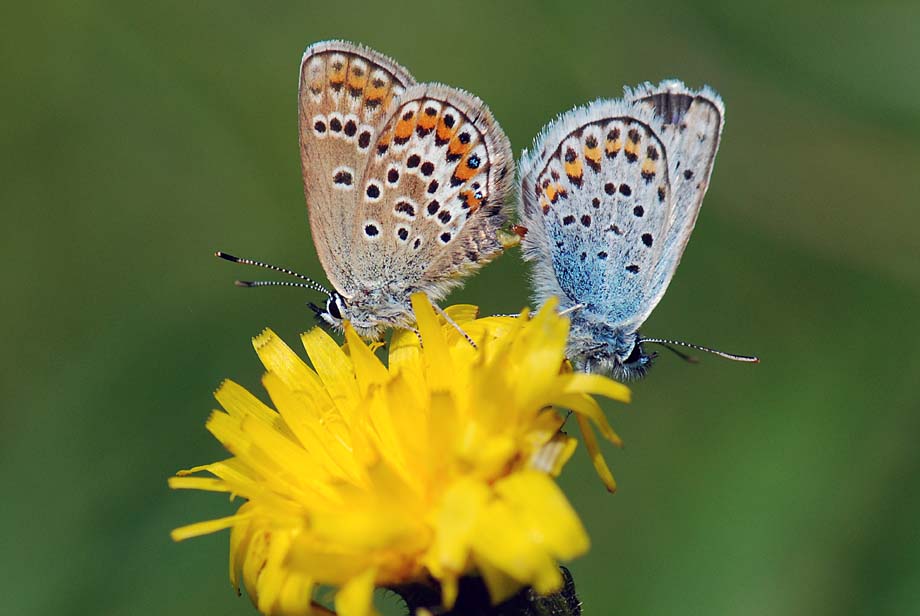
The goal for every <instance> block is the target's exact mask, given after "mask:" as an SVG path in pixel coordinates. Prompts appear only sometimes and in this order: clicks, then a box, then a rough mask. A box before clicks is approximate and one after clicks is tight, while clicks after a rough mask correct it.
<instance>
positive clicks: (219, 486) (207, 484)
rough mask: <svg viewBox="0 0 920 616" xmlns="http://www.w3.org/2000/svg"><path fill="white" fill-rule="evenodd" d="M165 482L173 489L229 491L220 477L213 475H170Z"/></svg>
mask: <svg viewBox="0 0 920 616" xmlns="http://www.w3.org/2000/svg"><path fill="white" fill-rule="evenodd" d="M167 484H168V485H169V487H170V488H172V489H173V490H204V491H205V492H230V489H229V488H228V487H227V484H226V483H225V482H224V481H223V480H222V479H215V478H213V477H170V478H169V479H168V480H167Z"/></svg>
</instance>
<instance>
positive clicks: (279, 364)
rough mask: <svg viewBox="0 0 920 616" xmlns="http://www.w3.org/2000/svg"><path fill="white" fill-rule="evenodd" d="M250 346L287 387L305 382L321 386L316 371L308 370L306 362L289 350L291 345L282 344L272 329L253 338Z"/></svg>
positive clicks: (300, 385) (303, 384)
mask: <svg viewBox="0 0 920 616" xmlns="http://www.w3.org/2000/svg"><path fill="white" fill-rule="evenodd" d="M317 329H318V328H317ZM320 331H321V330H320ZM252 346H253V347H254V348H255V350H256V354H258V356H259V359H260V360H261V361H262V364H263V365H264V366H265V369H266V370H268V371H269V372H274V373H275V374H277V375H278V376H279V377H280V378H281V380H282V381H283V382H284V383H285V384H286V385H287V386H288V387H289V388H291V389H297V388H298V387H304V386H305V385H306V384H310V385H311V386H312V387H314V388H321V387H322V383H321V382H320V380H319V377H317V376H316V373H315V372H313V371H312V370H310V368H309V367H308V366H307V364H306V362H304V361H303V360H302V359H300V358H299V357H298V356H297V354H296V353H294V351H292V350H291V347H289V346H288V345H286V344H284V342H283V341H282V340H281V339H280V338H279V337H278V336H277V335H276V334H275V332H273V331H272V330H270V329H266V330H265V331H264V332H262V333H261V334H260V335H258V336H256V337H255V338H253V339H252Z"/></svg>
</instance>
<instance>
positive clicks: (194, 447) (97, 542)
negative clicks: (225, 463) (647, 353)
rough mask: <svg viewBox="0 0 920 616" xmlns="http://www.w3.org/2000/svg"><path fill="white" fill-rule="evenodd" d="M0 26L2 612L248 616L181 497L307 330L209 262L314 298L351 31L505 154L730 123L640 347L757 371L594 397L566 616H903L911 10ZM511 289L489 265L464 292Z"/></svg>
mask: <svg viewBox="0 0 920 616" xmlns="http://www.w3.org/2000/svg"><path fill="white" fill-rule="evenodd" d="M821 4H822V6H810V5H809V4H808V3H803V2H775V1H773V2H770V1H768V2H757V3H750V4H749V5H744V4H743V3H739V2H725V3H719V2H704V3H698V4H694V5H690V4H686V3H683V2H677V1H671V0H665V1H662V2H654V3H635V2H631V3H610V2H604V1H600V0H599V1H596V2H578V3H575V2H565V3H550V2H523V1H518V2H502V3H481V2H472V1H468V2H464V3H451V4H445V5H443V6H442V5H435V4H433V3H419V4H406V3H402V2H396V1H390V2H367V3H351V2H342V1H336V2H325V3H305V2H298V3H293V2H274V3H264V4H263V3H247V4H243V3H217V2H211V3H202V2H196V3H188V2H175V1H171V2H157V3H130V5H129V4H127V3H119V2H100V1H95V2H93V1H91V2H83V3H73V2H61V1H55V2H49V3H42V4H40V5H38V4H36V5H34V6H33V5H28V4H17V5H15V6H10V7H8V9H7V11H5V13H6V16H5V22H6V23H7V27H6V28H5V33H4V36H3V37H0V53H2V62H0V72H2V76H3V84H4V87H3V89H4V94H3V96H2V98H0V111H2V113H0V116H2V118H3V120H2V127H3V128H2V131H3V148H2V153H3V157H4V160H3V171H2V178H3V179H2V182H0V202H2V207H3V213H4V224H3V225H2V227H0V237H2V246H0V248H2V263H3V279H4V280H3V290H2V296H3V298H4V299H3V301H2V302H0V316H2V321H3V323H4V330H5V336H4V337H5V343H4V348H6V349H7V351H6V352H5V353H4V354H3V360H2V362H3V363H2V366H0V384H2V385H0V387H2V401H3V408H2V415H0V422H2V423H0V480H2V484H0V485H2V489H3V493H4V497H3V504H2V506H0V524H2V528H3V533H2V538H0V567H2V568H0V597H2V599H0V601H2V604H3V608H2V610H0V611H2V612H3V613H6V614H17V615H18V614H54V615H61V614H89V613H92V614H97V615H103V614H138V615H144V614H253V613H254V610H253V608H252V607H251V605H250V603H249V601H248V600H247V599H245V598H242V599H241V598H237V597H236V596H235V595H234V593H233V592H232V591H231V589H230V587H229V584H228V581H227V577H226V576H227V573H226V556H227V535H226V533H222V534H219V535H214V536H210V537H205V538H201V539H197V540H194V541H189V542H186V543H182V544H178V545H177V544H173V543H172V542H171V541H170V540H169V537H168V532H169V530H170V529H171V528H173V527H175V526H177V525H181V524H185V523H189V522H193V521H197V520H202V519H206V518H210V517H218V516H223V515H227V514H228V513H229V512H231V511H232V510H233V507H232V506H231V505H229V504H228V503H227V502H226V500H225V499H224V498H222V497H221V496H219V495H213V494H199V493H187V492H183V493H174V492H170V491H169V490H168V489H167V487H166V477H167V476H169V475H170V474H171V473H172V472H174V471H175V470H176V469H179V468H184V467H188V466H192V465H194V464H197V463H200V462H205V461H211V460H214V459H217V458H219V457H220V456H222V451H221V449H220V447H219V446H218V444H217V443H216V441H214V440H213V439H212V438H211V437H210V435H209V434H208V433H207V432H206V431H205V429H204V425H203V424H204V420H205V418H206V417H207V414H208V412H209V411H210V409H211V408H213V407H214V406H215V403H214V402H213V400H212V399H211V396H210V394H211V390H212V389H213V388H214V387H216V386H217V384H218V383H219V382H220V380H221V379H222V378H224V377H233V378H234V379H236V380H238V381H240V382H242V383H243V384H245V385H247V386H250V387H252V388H254V391H261V390H260V387H259V385H258V383H259V377H260V374H261V367H260V364H259V363H258V361H257V358H256V357H255V354H254V353H253V351H252V349H251V347H250V345H249V337H250V336H252V335H254V334H256V333H258V332H259V331H260V330H261V329H262V328H263V327H266V326H270V327H272V328H274V329H275V330H276V331H278V332H279V333H280V334H282V335H283V336H284V337H285V338H286V339H287V340H288V341H290V342H291V343H292V344H296V337H295V336H296V334H297V333H298V332H300V331H302V330H305V329H306V328H308V327H310V326H311V325H312V323H313V321H312V317H311V314H310V312H309V311H308V310H307V309H306V306H305V302H306V301H308V300H309V299H315V297H313V296H312V295H308V294H306V293H301V292H299V291H297V290H291V289H277V290H276V289H268V290H260V291H243V290H240V289H237V288H235V287H234V286H233V285H232V281H233V279H234V278H235V277H237V276H243V275H250V274H252V272H245V273H244V271H243V270H242V269H239V268H237V267H235V266H233V265H231V264H228V263H226V262H223V261H219V260H217V259H214V258H213V257H212V256H211V252H212V251H213V250H215V249H223V250H228V251H230V252H234V253H238V254H242V255H249V256H254V257H259V258H263V259H265V260H268V261H270V262H275V263H279V264H284V265H290V266H292V267H294V268H297V269H300V270H302V271H304V272H305V273H307V274H309V275H313V276H316V277H318V278H320V279H323V274H322V270H321V269H320V267H319V265H318V263H317V261H316V258H315V255H314V249H313V246H312V243H311V241H310V238H309V233H308V226H307V219H306V209H305V207H304V203H303V194H302V189H301V179H300V168H299V167H300V161H299V158H298V148H297V129H296V96H295V93H296V85H297V72H298V63H299V60H300V55H301V52H302V50H303V48H304V47H305V46H306V45H307V44H309V43H311V42H314V41H318V40H322V39H325V38H330V37H342V38H347V39H351V40H356V41H360V42H363V43H365V44H367V45H370V46H372V47H374V48H377V49H379V50H381V51H383V52H384V53H387V54H389V55H391V56H393V57H395V58H396V59H398V60H399V61H400V62H402V63H403V64H405V65H406V66H407V67H408V68H409V69H410V70H411V71H412V72H413V73H414V74H415V76H416V78H418V79H419V80H421V81H425V80H439V81H444V82H447V83H449V84H452V85H455V86H460V87H463V88H466V89H469V90H471V91H472V92H474V93H476V94H478V95H479V96H481V97H482V98H483V99H485V100H486V101H487V102H488V103H489V105H490V106H491V108H492V110H493V112H494V113H495V116H496V117H497V118H498V120H499V121H500V122H501V124H502V126H503V127H504V129H505V130H506V132H507V133H508V135H509V137H510V138H511V141H512V143H513V145H514V149H515V151H516V152H520V150H521V149H522V148H524V147H525V146H527V145H528V144H529V143H530V141H531V139H532V138H533V136H534V135H535V134H536V132H537V131H538V130H539V129H540V128H541V127H542V126H543V124H544V123H545V122H547V121H548V120H549V119H550V118H551V117H553V116H554V115H555V114H557V113H559V112H561V111H563V110H565V109H567V108H569V107H571V106H573V105H575V104H578V103H582V102H585V101H588V100H590V99H593V98H596V97H602V96H607V97H610V96H619V95H620V93H621V87H622V86H623V85H624V84H630V85H634V84H637V83H639V82H642V81H645V80H651V81H656V82H657V81H658V80H660V79H663V78H667V77H680V78H682V79H684V80H685V81H686V82H687V83H688V84H690V85H695V86H698V85H702V84H703V83H708V84H710V85H712V86H713V87H714V88H715V89H717V90H718V91H719V92H720V93H721V94H722V96H723V98H724V100H725V102H726V105H727V114H726V117H727V122H726V129H725V133H724V137H723V141H722V147H721V152H720V154H719V158H718V162H717V164H716V167H715V173H714V175H713V180H712V184H711V189H710V191H709V195H708V197H707V199H706V205H705V207H704V208H703V210H702V214H701V216H700V219H699V222H698V224H697V229H696V232H695V234H694V237H693V240H692V241H691V242H690V246H689V249H688V251H687V253H686V255H685V258H684V261H683V264H682V265H681V268H680V271H679V273H678V275H677V276H676V278H675V279H674V282H673V284H672V285H671V287H670V290H669V292H668V294H667V296H666V297H665V299H664V300H663V302H662V303H661V305H660V306H659V308H658V309H657V310H656V311H655V313H654V315H653V316H652V318H651V319H650V321H649V322H648V323H647V325H646V327H645V328H644V331H645V332H646V333H648V334H649V335H661V336H672V337H678V338H682V339H685V340H690V341H695V342H700V343H703V344H709V345H712V346H715V347H717V348H724V349H725V350H729V351H735V352H741V353H757V354H759V355H760V356H761V357H762V358H763V363H762V364H761V365H759V366H747V365H736V364H732V363H729V362H723V361H720V360H718V359H715V358H705V359H704V363H703V364H702V365H699V366H691V365H687V364H684V363H683V362H680V361H679V360H678V359H677V358H676V357H673V356H669V355H666V356H663V357H662V358H661V360H660V361H659V362H658V365H657V366H656V368H655V369H654V370H653V372H652V373H651V374H650V376H649V377H648V378H647V379H646V380H645V381H644V382H641V383H639V384H637V385H636V386H635V387H634V393H635V402H634V404H632V405H631V406H630V407H623V406H617V405H613V404H610V405H608V406H607V407H606V408H607V410H608V412H609V414H610V416H611V419H612V421H613V423H614V425H615V426H616V427H617V428H618V430H619V431H620V433H621V434H622V435H623V437H624V438H625V440H626V443H627V447H626V449H625V450H624V451H616V450H608V458H609V460H610V462H611V465H612V466H613V469H614V472H615V474H616V476H617V478H618V480H619V482H620V491H619V492H618V493H617V494H616V495H614V496H610V495H608V494H607V493H606V492H605V491H604V490H603V488H602V486H601V485H600V483H599V481H597V479H596V477H595V476H594V473H593V472H592V470H591V469H590V466H589V464H588V463H587V460H586V459H585V455H584V451H583V450H580V451H579V452H578V453H577V455H576V458H575V462H574V463H573V464H572V465H570V466H569V467H568V468H567V470H566V472H565V474H564V476H563V478H562V483H563V485H564V487H565V489H566V490H567V492H568V493H569V494H570V496H571V498H572V500H573V501H574V503H575V506H576V507H577V509H578V511H579V512H580V513H581V515H582V516H583V519H584V521H585V524H586V526H587V527H588V530H589V532H590V534H591V537H592V541H593V547H592V550H591V552H590V553H589V555H588V556H586V557H585V558H582V559H580V560H578V561H577V562H575V563H573V565H572V569H573V572H574V575H575V579H576V582H577V584H578V587H579V589H580V594H581V597H582V599H583V601H584V603H585V609H586V613H588V614H656V615H657V614H752V615H759V614H763V615H768V614H769V615H771V616H772V615H775V614H803V615H804V614H808V615H812V614H835V615H837V614H867V613H872V614H905V613H908V612H913V613H916V610H918V606H920V546H918V529H917V521H918V519H920V499H918V496H917V493H918V490H917V488H918V481H917V476H918V471H920V447H918V446H917V442H918V436H920V393H918V391H917V387H918V381H920V379H918V374H920V344H918V343H920V318H918V312H920V231H918V229H920V208H918V206H917V194H918V189H920V173H918V171H917V169H918V168H920V148H918V146H917V141H918V139H920V102H918V101H920V80H918V78H917V62H918V59H920V42H918V41H920V3H917V2H913V1H910V2H909V1H904V2H882V3H876V4H875V5H872V7H871V8H868V7H869V5H868V4H864V3H863V2H842V3H821ZM527 298H528V289H527V283H526V277H525V275H524V268H523V267H522V265H521V263H520V259H519V255H518V254H517V251H512V252H511V253H510V254H507V255H505V257H503V258H502V259H500V260H499V261H498V262H496V263H495V264H493V265H490V266H489V267H487V268H485V269H484V270H483V271H482V273H481V274H480V275H478V276H477V277H476V278H474V279H473V280H471V281H470V282H469V284H467V286H466V288H465V289H464V290H462V291H459V292H457V293H455V294H454V295H453V296H452V298H451V299H452V300H453V301H462V302H473V303H477V304H479V305H481V306H482V309H483V311H484V312H485V313H498V312H512V311H517V310H518V309H519V308H520V307H521V306H522V305H523V304H524V303H526V301H527Z"/></svg>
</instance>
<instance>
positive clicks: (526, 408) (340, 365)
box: [170, 295, 629, 616]
mask: <svg viewBox="0 0 920 616" xmlns="http://www.w3.org/2000/svg"><path fill="white" fill-rule="evenodd" d="M413 309H414V312H415V315H416V318H417V319H418V335H416V333H415V332H412V331H400V332H396V333H395V334H394V336H393V338H392V340H391V342H390V346H389V354H388V361H387V363H386V364H384V363H383V362H382V361H381V360H380V359H379V358H378V357H377V354H376V353H375V349H374V348H373V346H369V345H368V344H366V343H365V342H363V341H362V340H361V339H360V338H359V337H358V336H357V335H356V334H355V332H354V330H352V329H351V328H350V327H349V326H348V325H346V327H345V345H344V346H341V347H340V346H339V345H338V344H337V343H336V342H335V341H334V340H333V339H332V338H331V337H330V336H329V335H328V334H327V333H326V332H324V331H323V330H321V329H319V328H317V329H313V330H312V331H310V332H308V333H306V334H304V335H303V337H302V338H303V344H304V347H305V348H306V352H307V355H308V357H309V358H310V362H311V364H312V368H311V367H310V366H308V365H307V364H306V363H305V362H304V361H303V360H301V359H300V358H299V357H298V356H297V354H295V353H294V352H293V351H292V350H291V349H290V348H289V347H288V346H286V345H285V344H284V343H283V342H282V341H281V340H280V339H279V338H278V337H277V336H276V335H275V334H274V333H273V332H271V331H266V332H264V333H263V334H261V335H260V336H258V337H257V338H255V340H254V346H255V349H256V352H257V353H258V355H259V358H260V359H261V361H262V363H263V364H264V365H265V368H266V370H267V372H266V374H265V375H264V377H263V379H262V382H263V385H264V386H265V389H266V390H267V391H268V395H269V397H270V398H271V402H272V404H273V406H274V409H272V408H270V407H269V406H267V405H266V404H264V403H263V402H261V401H259V399H258V398H256V397H255V396H253V395H252V394H250V393H249V392H247V391H246V390H245V389H243V388H242V387H241V386H239V385H237V384H236V383H233V382H232V381H226V382H225V383H224V384H223V385H221V387H220V388H219V389H218V391H217V392H216V394H215V396H216V398H217V400H218V402H219V403H220V404H221V406H222V407H223V410H221V411H214V413H212V415H211V417H210V418H209V419H208V422H207V427H208V430H210V431H211V433H212V434H214V436H215V437H216V438H217V439H218V440H219V441H220V442H221V443H222V444H223V445H224V446H225V447H226V448H227V449H228V450H229V451H230V453H231V454H232V457H231V458H229V459H226V460H223V461H220V462H215V463H213V464H208V465H204V466H200V467H196V468H193V469H189V470H187V471H181V472H180V473H178V476H176V477H173V478H171V480H170V485H171V486H172V487H173V488H186V489H198V490H209V491H217V492H227V493H230V494H232V495H237V496H240V497H242V498H243V499H245V501H246V502H245V503H243V505H242V506H240V507H239V509H238V510H237V512H236V514H234V515H232V516H230V517H227V518H223V519H219V520H211V521H207V522H201V523H197V524H192V525H190V526H186V527H183V528H179V529H177V530H175V531H174V532H173V537H174V538H175V539H177V540H179V539H185V538H188V537H193V536H197V535H202V534H206V533H211V532H215V531H218V530H221V529H224V528H231V529H232V530H231V537H230V576H231V582H232V583H233V584H234V585H235V586H237V587H239V583H240V579H242V583H243V584H244V585H245V587H246V589H247V591H248V592H249V594H250V596H251V597H252V598H253V601H254V603H255V604H256V607H257V608H258V609H259V610H260V611H261V612H263V613H265V614H309V613H328V611H327V610H325V609H324V608H322V607H321V606H319V605H318V604H317V603H316V602H315V601H314V599H315V592H316V589H317V587H319V586H320V585H329V586H333V587H335V588H336V594H335V609H336V611H337V612H338V613H339V614H341V615H342V616H363V615H369V614H373V613H374V611H373V605H372V594H373V590H374V588H375V587H379V586H397V585H401V584H407V583H413V582H426V581H429V582H430V581H436V582H437V583H438V584H439V586H440V589H441V593H442V602H443V604H444V605H445V606H447V607H450V606H451V605H453V603H454V601H455V600H456V597H457V589H458V581H459V579H460V578H461V577H462V576H464V575H468V574H474V573H475V574H478V575H480V576H481V577H482V579H483V581H484V582H485V585H486V587H487V589H488V591H489V594H490V596H491V599H492V601H493V602H494V603H498V602H500V601H502V600H504V599H505V598H507V597H509V596H511V595H512V594H514V593H515V592H516V591H518V590H519V589H520V588H522V587H524V586H532V587H533V588H534V589H535V590H536V591H537V592H539V593H541V594H546V593H550V592H554V591H556V590H558V589H559V587H560V585H561V583H562V578H561V576H560V572H559V568H558V561H560V560H568V559H571V558H574V557H576V556H579V555H580V554H582V553H584V552H585V551H586V550H587V549H588V537H587V534H586V533H585V530H584V528H583V526H582V524H581V522H580V521H579V519H578V516H577V515H576V513H575V512H574V510H573V509H572V507H571V505H570V504H569V502H568V500H567V499H566V498H565V496H564V495H563V493H562V492H561V490H560V489H559V488H558V487H557V485H556V483H555V481H554V480H553V477H554V476H555V475H557V474H558V473H559V472H560V470H561V468H562V466H563V465H564V464H565V462H566V461H567V460H568V458H569V457H570V456H571V454H572V452H573V450H574V448H575V444H576V442H575V440H574V439H572V438H571V437H568V436H566V435H564V434H563V433H562V432H560V427H561V426H562V424H563V419H562V417H561V415H560V414H559V412H558V411H557V410H556V409H557V408H566V409H571V410H573V411H575V414H576V418H577V419H578V421H579V425H580V427H581V428H582V432H583V434H584V437H585V444H586V446H587V448H588V450H589V452H590V454H591V456H592V460H593V462H594V464H595V467H596V468H597V469H598V471H599V473H600V474H601V477H602V479H604V481H605V483H606V484H607V485H608V487H609V488H610V489H613V486H614V484H613V478H612V476H610V472H609V470H607V467H606V465H605V463H604V461H603V458H602V457H601V456H600V454H599V452H598V445H597V442H596V440H595V438H594V435H593V432H592V428H591V423H593V424H594V425H595V426H596V427H598V428H599V430H600V432H601V433H602V434H603V435H604V436H605V437H606V438H607V439H608V440H611V441H613V442H615V443H616V442H618V441H619V439H618V437H617V436H616V434H615V433H614V432H613V430H612V429H611V428H610V426H609V425H608V424H607V421H606V419H605V418H604V415H603V413H602V412H601V409H600V407H599V406H598V404H597V403H596V402H595V401H594V399H593V398H592V397H591V396H592V395H603V396H606V397H609V398H615V399H619V400H623V401H626V400H628V397H629V391H628V389H626V388H625V387H624V386H622V385H620V384H618V383H616V382H614V381H611V380H610V379H607V378H605V377H602V376H596V375H589V374H573V373H571V371H570V370H565V369H564V366H565V359H564V351H565V344H566V335H567V333H568V322H567V320H566V319H565V318H563V317H559V316H558V315H557V314H556V312H555V306H554V305H553V304H552V303H550V304H548V305H547V306H545V307H544V308H543V309H542V310H541V311H540V312H539V314H537V315H536V316H535V317H533V318H527V315H526V314H525V315H522V318H513V317H490V318H484V319H476V318H475V308H474V307H471V306H454V307H452V308H449V309H448V311H447V312H448V314H449V315H450V316H451V317H452V319H453V320H454V321H456V322H457V323H459V324H460V326H461V327H462V328H463V330H464V331H465V332H467V333H468V334H469V335H470V336H471V337H472V338H473V339H474V340H475V341H476V344H477V346H476V347H475V348H474V347H473V346H472V345H470V344H469V342H468V341H466V340H465V339H464V338H463V337H462V336H460V335H459V333H458V332H457V331H456V329H455V328H454V327H452V326H451V325H447V324H445V323H444V322H443V321H441V320H439V319H438V317H437V316H436V315H435V313H434V310H433V309H432V306H431V304H430V303H429V302H428V300H427V298H426V297H425V296H424V295H417V296H414V297H413ZM589 420H590V421H589ZM200 472H207V473H210V475H212V476H210V477H208V476H199V475H197V473H200Z"/></svg>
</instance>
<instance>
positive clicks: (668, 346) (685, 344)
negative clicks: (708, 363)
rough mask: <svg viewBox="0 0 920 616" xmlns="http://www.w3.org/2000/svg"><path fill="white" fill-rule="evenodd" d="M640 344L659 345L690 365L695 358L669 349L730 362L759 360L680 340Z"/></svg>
mask: <svg viewBox="0 0 920 616" xmlns="http://www.w3.org/2000/svg"><path fill="white" fill-rule="evenodd" d="M639 342H640V343H645V342H651V343H653V344H660V345H662V346H663V347H665V348H666V349H670V350H671V351H673V352H674V353H677V354H678V355H680V356H682V357H684V359H686V360H687V361H690V362H691V363H696V361H694V360H696V358H695V357H691V356H689V355H684V354H683V353H681V352H680V351H678V350H677V349H674V348H671V347H672V346H682V347H687V348H690V349H695V350H697V351H703V352H705V353H712V354H713V355H718V356H719V357H724V358H725V359H730V360H732V361H743V362H747V363H749V364H759V363H760V358H758V357H753V356H750V355H735V354H734V353H726V352H725V351H717V350H715V349H710V348H709V347H704V346H700V345H698V344H690V343H689V342H681V341H680V340H664V339H662V338H641V339H640V340H639Z"/></svg>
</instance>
